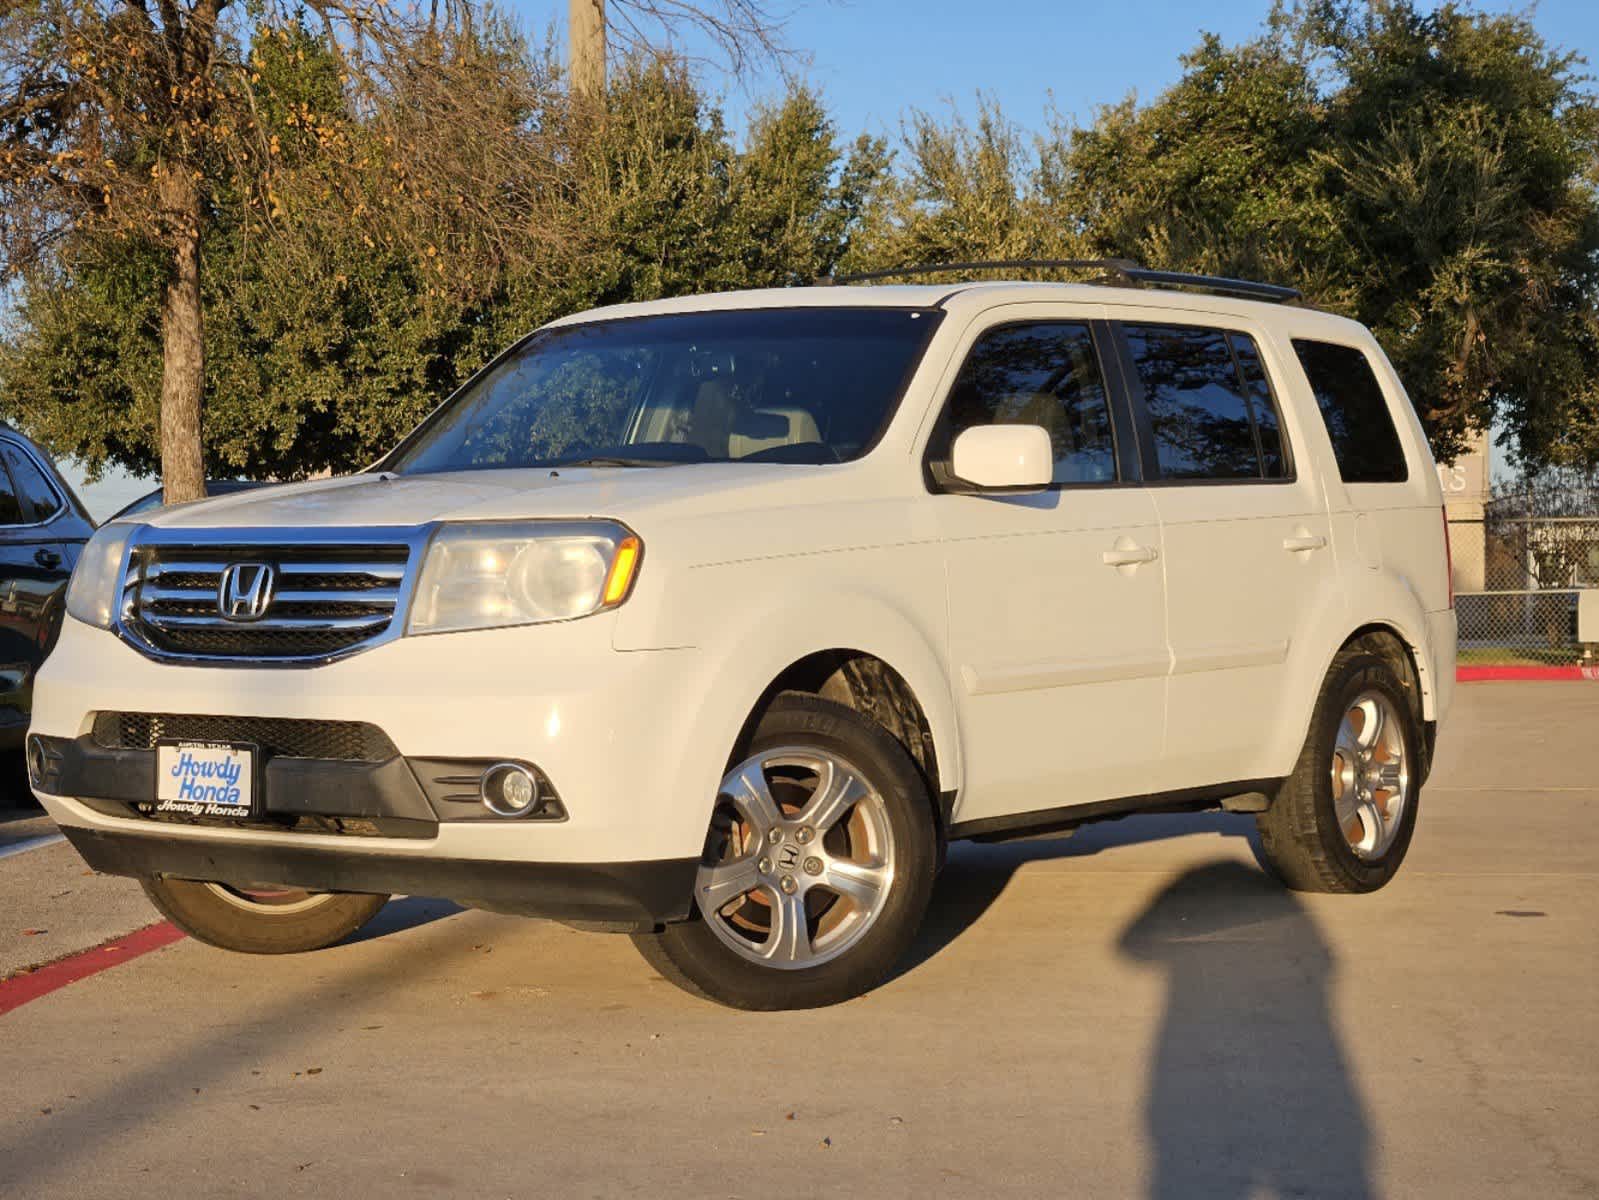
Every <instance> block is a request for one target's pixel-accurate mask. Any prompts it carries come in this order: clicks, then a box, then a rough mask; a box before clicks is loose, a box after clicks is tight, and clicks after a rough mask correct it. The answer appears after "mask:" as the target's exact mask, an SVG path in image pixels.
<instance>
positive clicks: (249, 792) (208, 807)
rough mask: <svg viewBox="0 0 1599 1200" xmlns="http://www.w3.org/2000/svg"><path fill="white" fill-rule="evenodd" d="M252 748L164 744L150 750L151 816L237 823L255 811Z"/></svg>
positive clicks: (163, 742) (222, 743)
mask: <svg viewBox="0 0 1599 1200" xmlns="http://www.w3.org/2000/svg"><path fill="white" fill-rule="evenodd" d="M255 763H256V747H254V746H238V745H234V744H232V743H229V742H183V741H175V740H165V741H160V742H157V743H156V747H155V810H156V812H157V813H158V814H159V813H170V814H172V815H174V816H190V817H224V818H227V817H231V818H234V819H242V818H244V817H248V816H249V815H250V814H251V813H252V812H253V811H254V810H255V792H256V788H255Z"/></svg>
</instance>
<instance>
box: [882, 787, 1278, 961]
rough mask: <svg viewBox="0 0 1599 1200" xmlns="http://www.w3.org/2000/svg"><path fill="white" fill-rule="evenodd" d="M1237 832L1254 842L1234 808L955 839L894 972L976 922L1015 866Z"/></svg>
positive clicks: (1247, 821) (1249, 823) (1249, 821)
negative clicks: (1058, 832) (1001, 837)
mask: <svg viewBox="0 0 1599 1200" xmlns="http://www.w3.org/2000/svg"><path fill="white" fill-rule="evenodd" d="M1204 837H1222V838H1240V839H1243V840H1246V841H1248V842H1249V843H1250V844H1251V846H1253V845H1254V844H1255V841H1254V839H1255V822H1254V818H1252V817H1248V816H1243V815H1239V814H1236V813H1223V812H1206V813H1176V814H1146V815H1139V816H1130V817H1124V818H1122V819H1120V820H1114V821H1096V822H1093V823H1091V824H1088V825H1084V826H1083V827H1082V828H1081V829H1079V830H1078V831H1077V832H1076V833H1075V834H1073V835H1072V836H1070V837H1044V838H1035V839H1032V840H1028V841H1017V842H996V843H992V844H983V843H980V842H958V843H956V844H955V845H953V846H951V847H950V849H949V861H948V862H947V863H945V865H944V870H943V871H942V873H941V874H940V875H939V877H938V883H937V885H936V886H935V888H934V891H933V901H932V904H931V905H930V906H929V908H928V910H927V917H926V918H925V920H924V921H923V922H922V928H921V932H920V933H919V934H918V935H917V937H916V941H915V942H914V943H913V944H912V946H911V951H910V953H909V954H908V955H906V957H905V959H904V960H903V961H902V962H901V963H900V965H899V968H898V970H897V971H896V972H895V975H896V977H898V976H899V975H903V974H905V973H906V972H909V971H913V970H915V969H916V968H917V967H919V966H921V965H922V964H923V963H925V962H927V961H928V960H929V959H931V958H933V957H934V956H935V955H937V954H939V953H940V952H941V951H943V950H944V949H945V948H946V947H948V946H949V945H950V944H951V943H953V942H954V941H955V940H956V939H957V938H959V937H960V936H961V935H962V934H963V933H965V932H966V930H968V929H969V928H971V927H972V926H973V925H975V924H976V923H977V922H978V921H979V920H980V919H981V918H982V916H983V914H984V913H986V912H987V911H988V910H989V909H990V908H991V907H992V906H993V904H994V902H995V901H996V900H998V899H999V897H1000V895H1001V893H1003V892H1004V890H1005V888H1006V887H1008V886H1009V884H1010V881H1011V879H1012V878H1013V877H1014V876H1015V874H1016V872H1017V871H1018V870H1020V869H1021V868H1022V867H1023V866H1025V865H1026V864H1028V863H1030V862H1043V861H1049V860H1053V859H1063V858H1085V857H1089V856H1091V855H1095V854H1100V853H1103V852H1105V851H1107V850H1113V849H1116V848H1118V847H1123V846H1135V845H1139V844H1141V843H1145V842H1161V841H1171V840H1174V839H1177V838H1204Z"/></svg>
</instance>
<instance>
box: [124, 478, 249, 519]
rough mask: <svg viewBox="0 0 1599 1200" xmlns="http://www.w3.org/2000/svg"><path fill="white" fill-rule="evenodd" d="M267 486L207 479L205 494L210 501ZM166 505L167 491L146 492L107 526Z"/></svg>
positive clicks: (160, 489) (234, 480) (233, 480)
mask: <svg viewBox="0 0 1599 1200" xmlns="http://www.w3.org/2000/svg"><path fill="white" fill-rule="evenodd" d="M266 486H267V485H266V484H264V483H258V482H257V481H255V480H253V479H207V480H206V481H205V494H206V498H207V499H210V498H211V497H212V496H226V495H229V494H231V493H233V492H248V491H250V490H252V489H253V488H258V487H266ZM165 503H166V491H165V489H163V488H156V490H155V491H153V492H146V493H145V494H144V495H142V496H140V497H139V498H138V499H137V500H135V501H134V502H133V503H132V504H129V505H127V506H126V507H124V508H119V509H118V510H117V511H116V512H114V513H112V514H111V516H110V517H108V518H107V519H106V524H107V525H109V524H111V522H112V521H121V520H123V519H125V518H127V517H136V516H138V515H139V514H140V513H147V512H151V511H153V510H155V509H158V508H160V507H161V506H162V505H163V504H165Z"/></svg>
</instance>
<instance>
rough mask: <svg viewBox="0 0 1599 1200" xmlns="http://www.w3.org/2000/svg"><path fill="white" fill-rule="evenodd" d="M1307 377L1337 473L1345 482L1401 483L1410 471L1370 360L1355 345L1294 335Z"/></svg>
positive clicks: (1296, 348)
mask: <svg viewBox="0 0 1599 1200" xmlns="http://www.w3.org/2000/svg"><path fill="white" fill-rule="evenodd" d="M1294 353H1295V354H1296V355H1298V356H1299V365H1300V366H1302V367H1303V368H1304V369H1305V376H1306V378H1308V379H1309V380H1310V390H1311V392H1312V393H1313V394H1314V395H1315V397H1316V407H1317V408H1318V409H1320V410H1321V419H1322V422H1323V423H1324V424H1325V425H1326V426H1327V436H1328V437H1329V438H1331V439H1332V447H1333V457H1334V459H1336V460H1337V462H1338V474H1339V475H1340V476H1341V477H1342V478H1343V481H1344V482H1345V483H1403V482H1404V481H1405V480H1406V479H1408V478H1409V477H1410V468H1409V467H1408V466H1407V465H1406V463H1405V451H1404V447H1403V445H1402V444H1401V443H1400V441H1399V431H1398V430H1396V429H1395V428H1394V418H1393V414H1391V413H1390V412H1389V411H1388V401H1387V398H1386V397H1384V396H1383V393H1382V387H1381V385H1380V384H1378V382H1377V373H1376V372H1375V371H1373V370H1372V367H1371V360H1370V359H1368V358H1367V357H1366V355H1365V354H1364V353H1363V352H1362V351H1360V350H1358V349H1356V348H1355V347H1354V346H1339V345H1335V344H1333V343H1331V342H1316V341H1310V340H1308V339H1303V338H1295V339H1294Z"/></svg>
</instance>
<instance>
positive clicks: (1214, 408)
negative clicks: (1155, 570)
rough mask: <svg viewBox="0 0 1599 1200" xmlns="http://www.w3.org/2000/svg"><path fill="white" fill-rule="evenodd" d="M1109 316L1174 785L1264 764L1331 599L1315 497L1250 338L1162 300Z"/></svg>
mask: <svg viewBox="0 0 1599 1200" xmlns="http://www.w3.org/2000/svg"><path fill="white" fill-rule="evenodd" d="M1116 328H1117V332H1118V335H1119V347H1120V350H1121V353H1122V354H1123V355H1124V356H1125V362H1126V366H1127V376H1128V380H1129V383H1130V385H1131V387H1132V389H1133V393H1134V395H1133V408H1134V412H1135V414H1136V418H1137V420H1138V422H1139V428H1140V430H1141V433H1142V435H1143V436H1142V443H1143V446H1144V460H1143V467H1144V473H1145V475H1146V477H1147V479H1148V486H1149V489H1150V493H1151V495H1152V496H1153V497H1154V504H1155V508H1156V510H1157V512H1158V514H1159V517H1160V523H1161V532H1162V539H1163V543H1164V549H1163V552H1164V555H1165V571H1166V588H1167V614H1166V630H1167V637H1168V640H1169V643H1170V646H1171V655H1172V661H1171V679H1170V684H1169V687H1168V692H1167V700H1168V708H1167V728H1166V766H1167V768H1168V769H1169V771H1170V772H1171V774H1172V775H1173V776H1174V777H1176V778H1179V779H1181V780H1183V781H1184V784H1185V786H1201V785H1207V784H1215V783H1224V782H1234V781H1240V782H1242V781H1252V780H1256V779H1264V778H1267V777H1270V776H1271V775H1273V774H1276V773H1280V768H1281V765H1282V764H1281V763H1280V762H1278V761H1277V760H1278V759H1280V757H1281V753H1280V751H1281V746H1280V745H1279V743H1280V741H1281V738H1280V736H1279V735H1278V732H1277V729H1278V725H1279V723H1280V720H1279V719H1280V717H1281V714H1282V713H1283V712H1284V709H1285V705H1284V701H1285V698H1286V689H1287V687H1288V685H1289V663H1290V660H1291V658H1292V656H1293V655H1294V654H1295V652H1296V650H1298V651H1302V652H1306V653H1309V652H1311V651H1312V647H1311V646H1310V641H1311V638H1310V631H1311V630H1313V629H1315V628H1317V627H1318V613H1319V609H1320V607H1321V606H1323V605H1326V604H1329V603H1333V604H1336V603H1338V602H1339V600H1340V592H1339V590H1338V588H1337V575H1336V571H1335V567H1334V561H1333V554H1332V549H1331V531H1330V528H1329V521H1328V515H1327V509H1326V502H1325V498H1324V495H1323V493H1322V491H1321V489H1320V487H1319V486H1318V485H1317V484H1316V483H1315V481H1314V480H1313V479H1312V478H1311V475H1312V473H1311V472H1309V471H1303V472H1302V471H1299V470H1297V469H1296V465H1295V453H1294V445H1293V442H1292V439H1291V438H1290V437H1289V434H1288V429H1287V427H1286V426H1285V423H1284V421H1283V419H1282V415H1281V413H1282V406H1281V405H1280V404H1279V403H1278V400H1277V394H1276V393H1277V389H1274V387H1273V385H1272V374H1273V372H1272V369H1271V365H1270V364H1268V362H1267V361H1266V359H1265V358H1264V353H1265V351H1263V349H1262V347H1263V346H1266V345H1268V344H1269V343H1268V341H1267V339H1266V338H1265V337H1264V336H1262V335H1261V334H1259V333H1258V332H1255V331H1252V330H1250V329H1249V328H1247V327H1246V326H1245V325H1244V324H1242V323H1233V322H1228V323H1225V324H1223V323H1218V322H1217V321H1216V319H1215V318H1214V317H1213V316H1210V315H1209V314H1206V315H1203V316H1202V315H1198V314H1196V315H1194V316H1193V317H1190V316H1189V315H1187V314H1185V313H1182V312H1180V311H1179V312H1173V311H1170V310H1168V311H1166V312H1162V313H1160V314H1158V315H1156V316H1153V317H1151V318H1150V319H1148V320H1127V321H1123V322H1119V323H1118V324H1117V327H1116Z"/></svg>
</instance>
